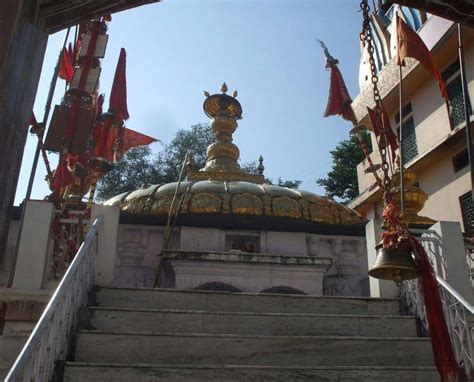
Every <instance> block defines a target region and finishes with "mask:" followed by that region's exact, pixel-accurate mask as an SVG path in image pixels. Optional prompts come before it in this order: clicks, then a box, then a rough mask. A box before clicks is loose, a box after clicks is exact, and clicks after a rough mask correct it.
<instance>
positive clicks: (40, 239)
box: [12, 201, 54, 290]
mask: <svg viewBox="0 0 474 382" xmlns="http://www.w3.org/2000/svg"><path fill="white" fill-rule="evenodd" d="M53 217H54V205H53V203H49V202H42V201H28V202H27V204H26V210H25V217H24V221H23V226H22V227H21V232H20V244H19V246H18V255H17V260H16V265H15V268H14V269H13V270H12V271H13V272H15V273H14V278H13V286H12V288H14V289H25V290H39V289H42V288H43V287H44V282H45V280H46V278H47V275H46V273H47V271H48V269H49V267H48V258H49V244H50V238H51V223H52V221H53Z"/></svg>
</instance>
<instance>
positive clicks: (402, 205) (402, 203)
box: [398, 65, 405, 212]
mask: <svg viewBox="0 0 474 382" xmlns="http://www.w3.org/2000/svg"><path fill="white" fill-rule="evenodd" d="M398 68H399V71H398V73H399V77H400V79H399V87H398V96H399V105H398V107H399V109H400V111H399V119H398V122H399V124H400V125H399V128H398V140H399V141H400V145H399V147H400V150H399V151H400V153H399V157H400V210H401V211H402V212H403V211H404V209H405V188H404V183H405V182H404V180H403V145H402V143H403V128H402V120H403V107H402V106H403V105H402V100H403V97H402V94H403V93H402V79H403V75H402V66H401V65H399V66H398Z"/></svg>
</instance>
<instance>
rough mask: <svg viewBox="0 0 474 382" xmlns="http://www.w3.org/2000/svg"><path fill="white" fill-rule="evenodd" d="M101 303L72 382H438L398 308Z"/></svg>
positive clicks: (199, 298)
mask: <svg viewBox="0 0 474 382" xmlns="http://www.w3.org/2000/svg"><path fill="white" fill-rule="evenodd" d="M97 300H98V302H99V306H91V307H90V308H89V310H90V314H91V318H90V328H89V330H81V331H79V334H78V338H77V344H76V350H75V359H74V362H67V363H66V366H65V370H64V381H84V382H95V381H114V382H125V381H127V382H128V381H182V382H184V381H186V382H191V381H192V382H200V381H344V382H346V381H351V382H354V381H366V382H367V381H369V382H372V381H393V382H395V381H397V382H399V381H404V382H411V381H412V382H415V381H416V382H422V381H423V382H425V381H439V377H438V374H437V372H436V369H435V367H434V361H433V356H432V353H431V345H430V341H429V339H427V338H420V337H417V329H416V321H415V319H414V318H413V317H402V316H400V314H399V301H398V300H389V299H367V298H344V297H319V296H301V295H276V294H266V295H255V294H243V293H227V292H207V291H180V290H170V289H161V290H160V289H158V290H153V289H112V288H110V289H109V288H104V289H101V290H100V291H99V292H98V296H97Z"/></svg>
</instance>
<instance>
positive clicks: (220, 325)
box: [90, 307, 417, 337]
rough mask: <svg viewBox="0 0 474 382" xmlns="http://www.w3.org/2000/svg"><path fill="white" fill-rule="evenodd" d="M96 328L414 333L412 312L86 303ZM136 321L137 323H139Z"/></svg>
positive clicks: (163, 331) (159, 331)
mask: <svg viewBox="0 0 474 382" xmlns="http://www.w3.org/2000/svg"><path fill="white" fill-rule="evenodd" d="M90 311H91V319H90V324H91V327H92V328H93V329H95V330H98V331H104V332H105V331H108V332H115V333H120V332H133V331H135V330H137V329H139V330H140V332H146V333H151V334H166V333H216V334H247V335H326V336H372V337H376V336H384V337H416V336H417V329H416V321H415V318H413V317H402V316H369V315H323V314H308V313H298V314H296V313H249V312H208V311H197V310H157V309H156V310H153V309H124V308H122V309H119V308H101V307H93V308H90ZM138 322H139V323H140V324H139V326H138V327H137V323H138Z"/></svg>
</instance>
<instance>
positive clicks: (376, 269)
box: [369, 241, 419, 285]
mask: <svg viewBox="0 0 474 382" xmlns="http://www.w3.org/2000/svg"><path fill="white" fill-rule="evenodd" d="M375 249H376V250H377V258H376V259H375V263H374V265H373V266H372V268H370V270H369V275H370V276H372V277H374V278H376V279H382V280H392V281H394V282H395V283H396V284H397V285H400V283H401V282H402V281H404V280H410V279H415V278H417V277H418V275H419V272H418V270H417V269H416V266H415V262H414V260H413V257H412V253H411V247H410V244H409V243H408V242H406V241H402V242H400V243H398V245H396V246H393V247H388V248H384V247H383V245H382V243H379V244H378V245H377V246H376V247H375Z"/></svg>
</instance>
